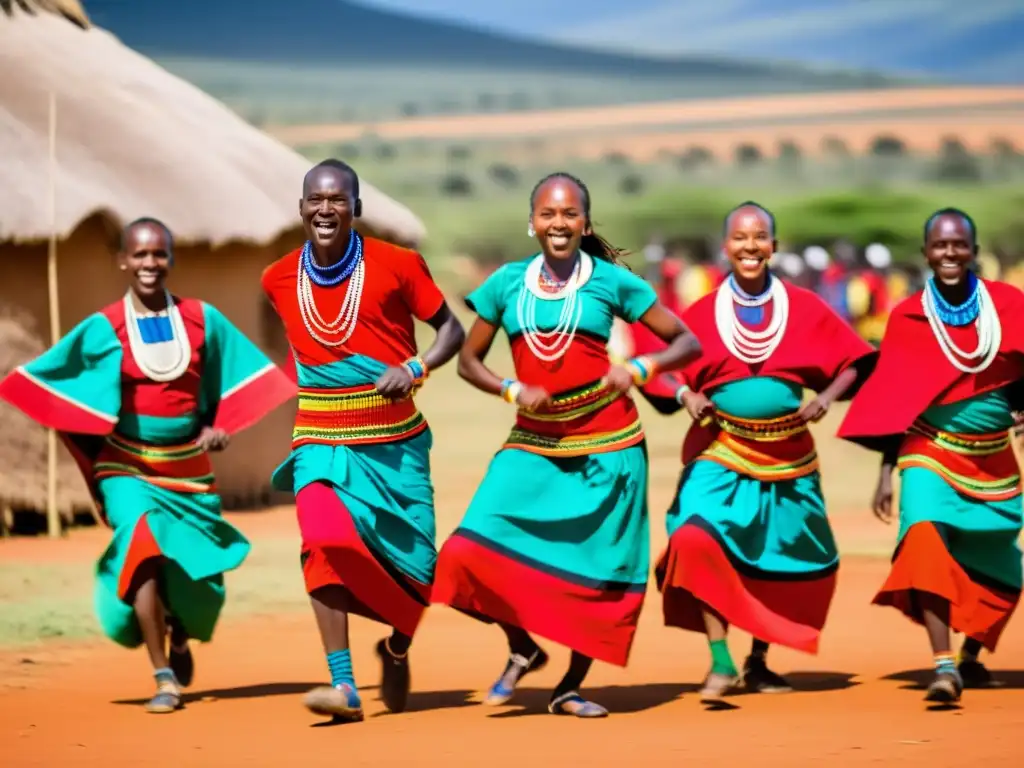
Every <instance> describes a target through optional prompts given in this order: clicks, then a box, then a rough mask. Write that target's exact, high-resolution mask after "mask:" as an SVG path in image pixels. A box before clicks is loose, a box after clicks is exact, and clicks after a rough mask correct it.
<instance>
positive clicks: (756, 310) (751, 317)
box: [729, 271, 772, 326]
mask: <svg viewBox="0 0 1024 768" xmlns="http://www.w3.org/2000/svg"><path fill="white" fill-rule="evenodd" d="M729 287H730V288H732V291H733V293H735V294H736V295H737V296H739V297H740V298H741V299H743V300H744V301H756V300H758V299H760V298H762V297H763V296H764V295H765V294H767V293H768V291H770V290H771V289H772V273H771V272H770V271H769V272H768V274H767V279H766V280H765V281H764V290H763V291H761V293H759V294H758V295H757V296H752V295H750V294H749V293H747V292H746V291H744V290H743V289H742V288H740V285H739V283H737V282H736V276H735V275H734V274H732V273H731V272H730V273H729ZM736 317H738V318H739V319H740V320H741V321H742V322H743V323H744V324H746V325H748V326H754V325H760V324H761V322H762V321H763V320H764V305H763V304H762V305H760V306H756V307H747V306H744V305H743V304H737V305H736Z"/></svg>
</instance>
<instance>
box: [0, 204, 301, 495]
mask: <svg viewBox="0 0 1024 768" xmlns="http://www.w3.org/2000/svg"><path fill="white" fill-rule="evenodd" d="M116 238H117V233H116V232H115V231H113V230H112V229H111V227H110V225H109V224H108V223H107V222H106V220H105V219H103V218H102V217H99V216H97V217H93V218H90V219H88V220H86V221H84V222H83V223H82V224H81V225H80V226H79V227H78V228H77V229H76V230H75V232H74V233H72V235H71V237H70V238H68V239H67V240H66V241H65V242H62V243H61V244H60V246H59V251H58V263H59V268H58V273H59V281H58V284H59V288H60V320H61V330H62V331H67V329H69V328H71V327H72V326H73V325H74V324H76V323H78V322H80V321H81V320H83V319H84V318H85V317H87V316H88V315H89V314H91V313H92V312H95V311H96V310H98V309H100V308H102V307H103V306H105V305H107V304H109V303H110V302H113V301H116V300H117V299H119V298H120V297H121V296H122V295H124V290H125V282H124V276H123V274H122V273H121V271H120V270H118V269H117V266H116V263H115V259H114V255H113V253H114V251H115V250H116ZM300 243H301V235H300V234H299V232H298V231H295V232H292V233H289V234H287V235H285V236H283V237H281V238H280V239H279V240H278V241H277V242H275V243H272V244H269V245H266V246H247V245H235V244H229V245H226V246H224V247H221V248H216V249H210V248H209V247H206V246H198V247H188V246H181V247H179V248H178V249H176V254H175V267H174V272H173V274H172V277H171V280H170V287H171V288H172V290H173V291H174V292H175V293H177V294H179V295H182V296H190V297H194V298H199V299H203V300H205V301H208V302H210V303H211V304H214V305H216V306H217V308H218V309H220V310H221V311H222V312H223V313H224V314H225V315H226V316H227V317H228V318H229V319H230V320H231V321H232V322H233V323H234V324H235V325H237V326H238V328H239V329H240V330H241V331H242V332H243V333H245V334H246V335H247V336H249V338H251V339H252V340H253V341H255V342H256V343H257V344H259V346H260V347H261V348H262V349H264V351H266V352H267V353H268V354H270V356H271V357H272V358H273V359H275V360H276V361H278V362H280V361H281V360H282V356H283V354H284V353H285V352H286V348H283V347H282V344H281V343H280V342H281V338H282V337H281V334H280V332H279V330H278V328H277V327H276V326H275V325H274V324H273V322H271V321H272V319H273V318H268V317H267V312H266V304H265V301H264V299H263V294H262V291H261V289H260V275H261V273H262V271H263V269H264V268H265V267H266V266H267V265H268V264H270V263H271V262H272V261H274V260H275V259H276V258H278V257H280V256H281V255H283V254H284V253H286V252H287V251H288V250H290V249H292V248H295V247H297V246H298V245H299V244H300ZM0 312H7V313H10V312H14V313H16V314H20V315H21V317H22V318H30V320H29V324H31V325H33V326H34V327H33V328H28V329H25V330H26V331H27V332H29V333H31V334H32V335H34V336H35V337H36V338H37V339H38V342H37V344H38V348H40V349H42V348H45V347H46V346H48V345H49V338H50V336H49V334H50V331H49V308H48V290H47V246H46V244H45V243H38V244H31V245H19V244H14V243H0ZM21 325H25V323H24V321H22V322H21ZM31 346H32V345H29V346H25V344H24V343H22V346H21V348H22V349H26V350H27V349H29V347H31ZM16 354H17V353H16ZM20 362H23V361H22V360H17V361H14V364H18V363H20ZM0 408H7V406H5V405H0ZM8 410H10V409H8ZM294 413H295V404H294V403H289V404H286V405H284V406H282V407H281V408H278V409H277V410H276V411H275V412H274V413H272V414H270V416H268V417H267V418H266V419H265V420H264V421H263V422H261V423H260V424H257V425H256V426H254V427H252V428H251V429H249V430H248V431H246V432H245V433H243V434H241V435H239V436H238V437H237V438H236V440H235V441H234V442H233V443H232V445H231V446H230V447H229V449H228V450H227V451H226V452H224V453H223V454H220V455H217V456H215V457H214V464H215V467H216V471H217V479H218V485H219V486H220V489H221V492H222V494H223V497H224V503H225V506H227V507H229V508H239V507H258V506H265V505H267V504H273V503H282V502H287V501H288V500H289V497H288V496H287V495H280V494H277V495H275V494H272V493H271V490H270V484H269V479H270V473H271V472H272V471H273V469H274V467H276V466H277V464H278V463H279V462H280V461H281V460H282V459H283V458H284V457H285V456H286V455H287V452H288V446H289V441H290V436H291V423H292V419H293V417H294ZM6 417H7V418H6V419H5V421H10V420H11V414H6ZM14 423H15V424H17V423H18V422H17V420H16V419H15V422H14ZM22 426H23V429H26V430H35V432H37V433H38V434H36V435H29V436H25V435H10V434H0V451H2V450H3V449H4V448H7V449H8V450H9V449H12V448H14V447H15V444H23V443H25V442H26V440H28V441H29V442H31V443H32V444H33V445H35V444H37V443H39V441H40V440H41V441H42V444H43V445H45V442H46V441H45V431H44V430H42V429H40V428H39V427H37V426H35V425H34V424H28V423H25V424H24V425H22ZM8 444H10V445H8ZM61 450H62V451H63V447H62V448H61ZM0 455H2V454H0ZM40 461H41V462H42V466H40V467H35V466H34V465H35V464H37V463H39V462H40ZM29 463H30V465H31V466H29V467H26V466H22V467H21V469H20V470H19V469H17V468H8V466H0V476H3V477H2V479H3V481H4V482H0V496H2V493H3V492H2V488H3V487H4V485H5V484H6V485H8V486H10V485H11V484H14V485H15V486H16V485H17V484H18V483H19V482H24V480H22V481H19V478H18V477H11V476H10V475H11V474H12V473H15V474H18V473H20V474H22V475H23V476H24V478H26V479H27V478H28V477H29V475H30V474H31V476H32V477H33V478H34V480H33V481H32V482H33V484H36V483H38V482H39V479H40V478H41V482H42V483H43V484H44V485H43V491H42V499H43V500H44V501H45V478H46V464H45V450H44V451H43V452H42V454H39V453H38V452H36V453H33V458H31V459H29ZM73 466H74V465H73V463H71V459H70V456H62V463H61V467H62V470H61V474H62V477H61V485H62V487H64V488H66V489H68V490H66V492H65V493H64V494H62V496H63V499H62V501H63V503H62V506H66V505H67V504H70V503H72V502H74V503H75V504H76V505H77V504H78V500H80V499H81V498H82V494H83V493H84V486H83V485H81V484H80V481H79V480H78V478H76V477H67V476H66V474H67V473H68V472H75V470H73ZM33 468H34V469H35V470H36V471H34V472H30V471H29V470H30V469H33ZM76 488H78V489H80V490H77V491H76V490H75V489H76ZM33 496H34V497H36V498H38V497H39V494H38V493H36V494H33ZM3 501H4V500H3V498H0V505H2V503H3Z"/></svg>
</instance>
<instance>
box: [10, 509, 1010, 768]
mask: <svg viewBox="0 0 1024 768" xmlns="http://www.w3.org/2000/svg"><path fill="white" fill-rule="evenodd" d="M292 515H293V513H292V511H291V509H288V508H282V509H279V510H276V511H273V512H270V513H266V514H258V515H252V514H248V515H244V514H243V515H232V519H233V521H234V522H235V523H236V524H238V525H240V527H242V528H243V530H244V531H245V532H246V534H247V535H249V536H250V537H253V538H256V537H261V536H267V535H273V534H275V533H277V532H282V533H283V532H285V531H291V530H292V529H291V526H292V525H293V520H294V518H293V516H292ZM863 521H864V518H863V517H862V516H860V515H856V516H854V515H838V516H837V535H838V536H839V538H840V540H841V541H851V540H853V539H855V538H856V537H857V536H858V535H863V536H868V534H867V533H866V532H865V531H867V530H868V528H867V527H866V526H868V523H867V522H863ZM862 529H863V530H862ZM104 539H105V536H104V533H103V531H83V532H80V533H77V534H76V535H75V536H74V537H72V538H70V539H68V540H66V541H62V542H48V541H46V540H16V541H7V542H3V543H2V545H0V557H2V558H3V560H4V562H16V561H22V562H24V561H28V560H31V561H33V562H36V563H39V562H52V561H54V560H66V559H76V560H78V559H80V560H82V561H88V560H91V559H92V558H93V557H94V556H95V555H96V553H97V551H98V550H99V548H100V547H101V546H102V544H103V541H104ZM886 565H887V564H886V560H885V559H884V558H879V557H874V558H869V557H858V556H852V557H848V558H846V559H845V560H844V563H843V566H842V569H841V571H840V578H839V591H838V595H837V598H836V601H835V603H834V604H833V608H832V620H831V621H830V623H829V625H828V626H827V628H826V631H825V635H824V639H823V643H822V650H821V653H820V655H819V656H817V657H809V656H804V655H801V654H797V653H794V652H789V651H786V650H782V649H777V650H773V651H772V653H771V659H772V661H773V666H775V667H776V668H777V669H778V670H779V671H781V672H783V673H788V674H789V675H790V679H791V680H792V682H793V683H794V684H795V685H796V687H797V688H798V689H799V690H798V691H797V692H796V693H793V694H790V695H785V696H749V695H748V696H738V697H736V698H734V699H733V703H734V704H735V705H736V709H733V710H730V711H723V712H706V711H704V710H703V709H702V707H701V705H700V703H699V702H698V701H697V697H696V695H695V690H696V686H697V684H698V683H699V682H700V680H701V678H702V676H703V674H704V673H705V671H706V667H707V664H708V651H707V646H706V644H705V643H704V641H703V640H702V639H701V638H700V637H698V636H695V635H688V634H684V633H682V632H680V631H677V630H670V629H666V628H664V627H662V626H660V611H659V604H658V601H657V595H656V594H652V595H651V596H650V597H649V600H648V604H647V607H646V609H645V613H644V616H643V618H642V621H641V627H640V631H639V634H638V638H637V641H636V645H635V647H634V650H633V655H632V660H631V664H630V666H629V668H628V669H626V670H621V669H617V668H613V667H610V666H607V665H600V664H599V665H595V669H594V671H593V672H592V673H591V677H590V680H589V681H588V682H589V687H588V688H587V691H588V693H589V694H590V695H591V696H592V697H593V698H594V699H595V700H597V701H599V702H601V703H603V704H604V705H605V706H607V707H608V708H609V709H610V710H611V711H612V713H613V714H612V717H610V718H609V719H607V720H604V721H600V722H595V723H587V722H583V721H576V720H573V719H571V718H556V717H554V716H551V715H549V714H547V713H546V711H545V709H544V704H545V703H546V700H547V691H548V690H549V688H550V687H551V686H553V685H554V684H555V682H556V681H557V679H558V677H559V675H560V672H561V670H562V669H563V668H564V667H563V665H564V663H565V660H566V653H565V652H564V651H563V650H562V649H559V648H557V647H552V646H551V645H550V644H548V646H549V649H550V650H552V651H553V654H552V655H553V662H552V664H551V665H550V666H549V667H548V669H546V670H544V671H543V672H541V673H539V674H537V675H536V677H532V678H529V679H528V681H527V684H526V685H525V686H524V688H523V690H522V691H521V695H520V696H519V697H518V698H517V700H516V702H515V703H514V705H510V706H508V707H504V708H499V709H490V708H485V707H483V706H480V705H477V704H475V703H474V701H475V697H476V695H477V694H476V692H477V691H478V690H479V689H481V688H484V687H486V686H487V685H488V684H489V683H490V682H491V681H492V678H493V677H494V676H495V675H496V674H497V673H498V671H499V670H500V667H501V665H502V660H503V658H504V655H503V654H504V649H503V643H502V638H501V636H500V633H498V632H496V631H495V630H493V629H491V628H488V627H484V626H482V625H478V624H475V623H474V622H472V621H471V620H469V619H467V618H465V617H463V616H461V615H459V614H456V613H455V612H453V611H450V610H447V609H442V608H435V609H433V610H431V611H430V612H429V613H428V615H427V618H426V619H425V621H424V624H423V626H422V630H421V632H420V634H419V635H418V636H417V639H416V645H415V646H414V649H413V652H412V657H411V658H412V664H413V694H412V696H411V701H410V706H409V711H408V712H406V713H403V714H400V715H391V714H387V713H385V712H384V711H383V709H382V706H381V704H380V703H379V702H378V701H377V700H376V694H375V691H374V686H375V684H376V683H377V678H378V674H379V669H378V666H377V662H376V659H375V658H374V657H373V654H372V647H373V643H374V641H375V640H376V638H377V637H378V636H379V635H380V633H381V629H380V628H379V627H378V626H375V625H373V624H371V623H370V622H367V621H363V620H359V619H355V620H354V621H353V631H352V641H353V655H354V663H355V670H356V675H357V678H358V679H359V681H360V682H361V684H362V686H363V691H364V701H365V703H366V705H367V715H368V717H367V720H366V722H364V723H361V724H354V725H346V726H329V727H323V726H322V725H321V721H319V720H318V719H317V718H315V717H312V716H310V715H309V714H308V713H307V712H306V711H305V710H304V709H303V707H302V705H301V697H302V694H303V692H304V691H306V690H307V689H309V688H310V687H312V686H313V685H316V684H319V683H321V682H323V680H324V676H325V674H326V671H325V664H324V661H323V656H322V653H321V649H320V647H319V643H318V639H317V636H316V632H315V629H314V626H313V621H312V617H311V616H308V615H305V614H302V613H291V614H288V615H282V616H276V617H261V618H254V619H244V620H242V619H238V620H235V621H232V622H224V623H223V624H222V626H221V628H220V630H219V632H218V636H217V637H216V640H215V641H214V642H213V643H211V644H208V645H205V646H199V647H198V648H197V649H196V659H197V667H198V672H197V675H196V682H195V684H194V686H193V688H192V689H191V691H190V693H189V697H188V699H187V702H188V703H187V706H186V708H185V709H184V710H183V711H181V712H179V713H176V714H175V715H172V716H168V717H154V716H152V715H149V714H147V713H146V712H145V711H144V710H143V709H142V707H141V703H142V702H143V701H144V700H145V698H146V697H147V696H148V695H149V694H151V678H150V676H149V670H148V665H147V662H146V659H145V655H144V653H143V652H141V651H138V652H133V653H129V652H126V651H124V650H122V649H120V648H117V647H115V646H113V645H112V644H110V643H107V642H90V643H77V644H66V645H59V644H54V643H49V644H44V645H41V646H37V647H35V648H32V649H29V650H22V651H6V650H5V651H3V652H0V765H3V766H12V767H14V766H19V767H20V766H30V765H42V766H66V765H104V766H112V765H131V766H142V765H145V766H163V765H168V766H171V765H173V766H182V765H189V766H229V765H243V764H244V765H247V766H286V765H287V766H291V765H302V764H309V763H312V762H314V761H317V762H318V761H320V760H323V759H324V758H327V759H329V760H330V761H331V762H335V761H336V762H338V763H341V764H344V765H364V764H366V765H369V764H378V765H398V764H405V765H424V766H427V765H443V766H462V765H466V766H470V765H472V766H478V765H484V764H487V765H496V766H504V765H514V764H515V765H518V764H521V763H522V762H523V761H524V760H529V761H532V762H534V763H535V764H544V765H548V764H550V765H555V764H570V763H571V764H580V765H622V764H624V763H625V764H636V765H676V764H678V763H679V761H680V760H682V759H687V758H696V759H701V760H702V761H704V764H710V765H722V766H726V765H738V764H743V763H747V762H750V763H754V762H756V764H757V765H759V766H775V765H778V766H794V765H805V764H810V763H811V762H812V761H817V760H820V759H822V758H825V759H828V760H830V764H832V765H868V764H871V765H892V764H894V763H895V762H896V760H899V761H900V762H901V763H902V764H904V765H930V766H963V765H981V764H984V765H986V766H1001V765H1006V766H1010V765H1015V766H1016V765H1020V764H1021V760H1022V759H1024V742H1022V738H1021V733H1022V732H1024V731H1022V726H1024V673H1022V672H1021V671H1019V670H1020V669H1022V668H1024V622H1021V621H1020V620H1018V621H1016V622H1015V623H1012V624H1011V626H1010V628H1009V631H1008V632H1007V634H1006V636H1005V639H1004V641H1003V646H1002V647H1001V648H1000V651H999V653H998V654H997V655H996V656H995V657H994V661H993V663H992V666H993V668H995V669H998V670H1003V671H1000V672H999V675H1000V677H1001V679H1002V681H1003V682H1004V683H1005V687H1003V688H1001V689H998V690H990V691H968V692H967V694H966V695H965V698H964V701H963V707H962V708H961V709H955V710H949V711H929V710H928V709H927V708H926V706H925V704H924V702H923V701H922V692H921V690H920V689H919V688H918V686H919V684H920V682H921V681H922V680H924V679H926V672H924V671H923V668H926V667H928V665H929V661H930V654H929V651H928V647H927V644H926V640H925V637H924V634H923V632H922V631H921V630H920V629H918V628H917V627H914V626H912V625H910V624H909V623H907V622H905V621H904V620H903V619H902V618H901V617H900V616H899V615H898V614H896V613H895V612H894V611H892V610H891V609H882V608H875V607H872V606H870V605H869V602H870V599H871V596H872V594H873V590H874V589H875V588H877V586H878V585H879V583H880V582H881V580H882V579H883V577H884V574H885V570H886ZM748 642H749V640H748V638H747V637H746V636H743V635H742V634H740V633H736V635H735V637H734V638H733V640H732V647H733V651H734V655H735V656H736V657H737V658H742V656H743V653H744V651H745V649H746V647H747V644H748ZM1006 670H1010V671H1006ZM540 761H543V762H540Z"/></svg>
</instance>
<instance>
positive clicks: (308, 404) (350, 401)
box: [292, 384, 427, 450]
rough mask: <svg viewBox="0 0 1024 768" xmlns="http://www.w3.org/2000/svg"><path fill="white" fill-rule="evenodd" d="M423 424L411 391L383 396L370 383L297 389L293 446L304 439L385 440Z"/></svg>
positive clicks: (420, 428) (326, 441) (401, 436)
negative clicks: (406, 394) (402, 396)
mask: <svg viewBox="0 0 1024 768" xmlns="http://www.w3.org/2000/svg"><path fill="white" fill-rule="evenodd" d="M426 428H427V421H426V419H425V418H423V414H422V413H420V411H419V410H418V409H417V408H416V404H415V403H414V402H413V399H412V394H410V396H409V397H407V398H405V399H402V400H394V399H391V398H386V397H383V396H382V395H380V394H379V393H378V392H377V389H376V387H375V386H374V385H373V384H367V385H364V386H360V387H346V388H336V389H300V390H299V409H298V413H297V414H296V416H295V428H294V430H293V431H292V449H293V450H294V449H295V448H298V447H299V446H300V445H306V444H307V443H320V444H324V445H352V444H355V443H387V442H393V441H396V440H405V439H407V438H409V437H412V436H413V435H417V434H419V433H421V432H423V431H424V430H425V429H426Z"/></svg>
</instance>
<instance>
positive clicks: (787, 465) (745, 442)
mask: <svg viewBox="0 0 1024 768" xmlns="http://www.w3.org/2000/svg"><path fill="white" fill-rule="evenodd" d="M715 424H716V426H717V428H718V429H717V434H716V435H715V437H714V439H713V440H712V441H711V443H710V445H708V447H707V448H705V449H704V451H702V452H701V454H700V455H699V456H698V457H697V458H696V460H697V461H699V460H705V461H713V462H715V463H717V464H721V465H722V466H724V467H726V468H727V469H731V470H732V471H733V472H736V473H738V474H741V475H744V476H746V477H752V478H754V479H756V480H763V481H765V482H778V481H780V480H794V479H796V478H798V477H805V476H807V475H810V474H812V473H814V472H817V471H818V468H819V463H818V452H817V450H816V449H815V447H814V438H813V437H811V432H810V430H809V429H808V428H807V424H806V423H805V422H804V421H803V419H801V418H800V416H799V414H798V413H792V414H788V415H786V416H780V417H779V418H776V419H741V418H739V417H737V416H733V415H731V414H728V413H723V412H721V411H716V412H715Z"/></svg>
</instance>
